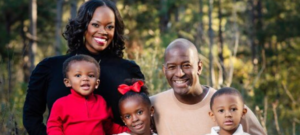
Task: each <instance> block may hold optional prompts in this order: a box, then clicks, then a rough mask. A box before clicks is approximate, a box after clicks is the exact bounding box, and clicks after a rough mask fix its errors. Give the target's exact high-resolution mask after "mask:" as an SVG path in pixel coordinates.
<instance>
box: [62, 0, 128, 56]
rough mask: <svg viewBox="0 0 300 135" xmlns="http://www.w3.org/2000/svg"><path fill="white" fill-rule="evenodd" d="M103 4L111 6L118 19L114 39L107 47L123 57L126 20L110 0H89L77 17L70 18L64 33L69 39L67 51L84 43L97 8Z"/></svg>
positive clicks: (71, 50) (112, 52)
mask: <svg viewBox="0 0 300 135" xmlns="http://www.w3.org/2000/svg"><path fill="white" fill-rule="evenodd" d="M101 6H107V7H108V8H110V9H111V10H112V11H113V12H114V14H115V20H116V22H115V26H116V28H115V34H114V37H113V40H112V42H111V43H110V45H109V46H108V47H107V48H106V49H107V50H108V51H109V52H110V53H111V54H112V55H115V56H117V57H120V58H122V57H123V50H124V49H125V42H124V22H123V19H122V17H121V15H120V13H119V11H118V9H117V7H116V5H115V4H114V3H113V2H112V1H110V0H89V1H87V2H85V3H84V4H82V5H81V7H80V8H79V10H78V13H77V16H76V18H74V19H70V20H69V23H68V24H67V25H66V28H65V31H64V32H63V34H62V35H63V37H64V38H65V39H66V40H67V41H68V46H69V49H68V51H67V53H72V52H76V51H77V50H78V49H79V48H80V47H81V46H83V45H84V33H85V31H86V30H87V28H88V25H89V23H90V21H91V19H92V17H93V14H94V12H95V10H96V9H97V8H98V7H101Z"/></svg>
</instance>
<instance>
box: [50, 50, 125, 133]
mask: <svg viewBox="0 0 300 135" xmlns="http://www.w3.org/2000/svg"><path fill="white" fill-rule="evenodd" d="M63 74H64V83H65V85H66V87H70V88H71V94H69V95H67V96H65V97H62V98H60V99H58V100H57V101H56V102H55V103H54V105H53V107H52V110H51V113H50V117H49V119H48V122H47V134H48V135H105V134H116V133H121V132H125V131H128V128H127V127H122V126H120V125H118V124H114V123H112V120H111V118H112V114H111V112H110V109H109V108H107V105H106V102H105V100H104V99H103V97H102V96H100V95H96V94H94V93H93V91H94V90H95V89H97V87H98V86H99V83H100V80H99V76H100V66H99V64H98V63H97V61H96V60H95V59H94V58H92V57H90V56H87V55H76V56H73V57H70V58H68V59H67V60H66V61H65V62H64V63H63Z"/></svg>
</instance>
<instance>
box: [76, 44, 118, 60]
mask: <svg viewBox="0 0 300 135" xmlns="http://www.w3.org/2000/svg"><path fill="white" fill-rule="evenodd" d="M71 54H73V55H76V54H85V55H89V56H91V57H93V58H95V59H96V60H97V61H98V62H100V60H102V59H105V58H111V57H117V56H116V55H114V54H113V53H112V52H111V51H110V50H108V49H105V50H103V51H101V52H99V54H93V53H91V52H90V51H89V50H88V49H87V48H86V47H85V45H82V46H81V47H79V48H78V49H77V50H76V51H74V52H72V53H71Z"/></svg>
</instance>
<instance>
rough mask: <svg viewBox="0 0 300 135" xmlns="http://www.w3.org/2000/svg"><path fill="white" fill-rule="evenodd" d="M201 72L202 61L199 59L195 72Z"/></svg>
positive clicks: (199, 73)
mask: <svg viewBox="0 0 300 135" xmlns="http://www.w3.org/2000/svg"><path fill="white" fill-rule="evenodd" d="M201 73H202V61H201V60H199V62H198V72H197V74H198V75H201Z"/></svg>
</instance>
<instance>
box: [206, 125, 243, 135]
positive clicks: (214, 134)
mask: <svg viewBox="0 0 300 135" xmlns="http://www.w3.org/2000/svg"><path fill="white" fill-rule="evenodd" d="M219 131H220V127H219V126H216V127H212V128H211V134H210V135H219ZM243 133H244V130H243V126H242V124H239V127H238V128H237V130H236V131H235V132H234V133H233V134H232V135H241V134H243Z"/></svg>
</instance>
